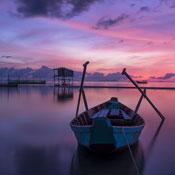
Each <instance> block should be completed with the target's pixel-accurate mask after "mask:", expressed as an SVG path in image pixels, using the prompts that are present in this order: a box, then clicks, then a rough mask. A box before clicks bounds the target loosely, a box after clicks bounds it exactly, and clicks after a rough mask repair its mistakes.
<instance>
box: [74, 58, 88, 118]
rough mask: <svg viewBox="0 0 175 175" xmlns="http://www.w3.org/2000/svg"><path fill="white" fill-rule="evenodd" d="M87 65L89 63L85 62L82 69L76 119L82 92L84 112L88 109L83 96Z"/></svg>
mask: <svg viewBox="0 0 175 175" xmlns="http://www.w3.org/2000/svg"><path fill="white" fill-rule="evenodd" d="M88 64H89V61H87V62H85V63H84V64H83V67H84V68H83V74H82V78H81V84H80V89H79V97H78V104H77V110H76V117H77V116H78V111H79V107H80V100H81V94H82V92H83V99H84V103H85V108H86V110H87V109H88V106H87V101H86V97H85V94H84V91H83V85H84V78H85V75H86V69H87V65H88Z"/></svg>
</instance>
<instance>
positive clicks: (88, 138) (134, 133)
mask: <svg viewBox="0 0 175 175" xmlns="http://www.w3.org/2000/svg"><path fill="white" fill-rule="evenodd" d="M71 128H72V130H73V132H74V135H75V137H76V139H77V142H78V144H80V145H83V146H85V147H87V148H91V145H98V146H99V147H100V146H104V145H113V146H114V147H113V148H114V149H115V150H116V149H121V148H124V147H126V146H127V144H129V145H133V144H134V143H136V142H137V141H138V140H139V136H140V134H141V132H142V130H143V128H144V125H139V126H112V125H111V124H109V126H106V129H104V128H100V127H99V131H98V132H99V133H95V134H94V131H93V130H96V128H95V129H94V126H93V125H92V126H88V125H87V126H83V127H82V126H71ZM107 129H109V132H108V133H107V134H104V133H105V132H106V130H107ZM123 131H124V132H125V136H126V138H127V141H126V138H125V136H124V133H123ZM100 133H101V134H100Z"/></svg>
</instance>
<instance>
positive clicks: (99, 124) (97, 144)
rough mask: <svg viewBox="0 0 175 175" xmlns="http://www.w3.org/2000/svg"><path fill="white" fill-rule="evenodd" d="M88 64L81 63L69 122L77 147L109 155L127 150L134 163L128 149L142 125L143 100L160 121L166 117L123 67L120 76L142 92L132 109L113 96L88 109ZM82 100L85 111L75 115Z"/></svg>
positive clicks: (143, 123)
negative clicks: (79, 81) (78, 82)
mask: <svg viewBox="0 0 175 175" xmlns="http://www.w3.org/2000/svg"><path fill="white" fill-rule="evenodd" d="M88 64H89V62H88V61H87V62H86V63H84V64H83V67H84V70H83V74H82V79H81V84H80V89H79V96H78V103H77V109H76V115H75V118H74V119H73V120H72V121H71V122H70V126H71V129H72V131H73V132H74V135H75V137H76V139H77V142H78V145H81V146H84V147H86V148H88V149H89V150H91V151H93V152H96V153H112V152H115V151H117V150H121V149H124V148H125V147H126V148H128V149H129V151H130V155H131V157H132V160H133V162H135V161H134V158H133V154H132V151H131V146H132V145H134V144H135V143H137V142H138V140H139V136H140V134H141V132H142V130H143V128H144V126H145V122H144V119H143V118H142V117H141V116H140V115H139V114H138V110H139V107H140V105H141V102H142V100H143V99H146V100H147V101H148V103H149V104H150V105H151V106H152V107H153V109H154V110H155V111H156V113H157V114H158V115H159V117H160V118H161V120H162V121H164V120H165V117H164V116H163V115H162V113H161V112H160V111H159V110H158V109H157V107H156V106H155V105H154V104H153V102H152V101H151V100H150V99H149V98H148V96H147V95H146V89H144V90H142V89H141V88H140V87H139V86H138V84H137V83H136V82H135V81H134V80H133V79H132V78H131V76H130V75H129V74H128V73H127V72H126V68H124V69H123V71H122V74H123V75H125V76H126V77H127V78H128V79H129V80H130V81H131V82H132V83H133V85H134V86H135V88H136V89H138V91H139V92H140V93H141V96H140V99H139V101H138V103H137V105H136V107H135V109H134V110H132V109H130V108H129V107H127V106H126V105H124V104H122V103H121V102H119V101H118V99H117V98H116V97H112V98H111V99H110V100H108V101H106V102H104V103H101V104H99V105H97V106H95V107H93V108H91V109H89V108H88V103H87V100H86V95H85V92H84V88H83V84H84V79H85V74H86V69H87V65H88ZM81 97H83V101H84V105H85V111H84V112H82V113H80V114H78V113H79V107H80V101H81ZM134 164H135V163H134Z"/></svg>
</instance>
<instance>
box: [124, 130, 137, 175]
mask: <svg viewBox="0 0 175 175" xmlns="http://www.w3.org/2000/svg"><path fill="white" fill-rule="evenodd" d="M122 133H123V136H124V138H125V140H126V144H127V146H128V150H129V153H130V156H131V160H132V161H133V163H134V166H135V169H136V172H137V175H140V173H139V168H138V166H137V163H136V161H135V159H134V155H133V153H132V150H131V147H130V145H129V142H128V139H127V136H126V133H125V130H124V128H122Z"/></svg>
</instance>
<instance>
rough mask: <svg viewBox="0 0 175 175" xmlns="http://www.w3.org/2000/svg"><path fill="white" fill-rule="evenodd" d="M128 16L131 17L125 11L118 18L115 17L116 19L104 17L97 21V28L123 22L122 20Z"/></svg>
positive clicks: (105, 27)
mask: <svg viewBox="0 0 175 175" xmlns="http://www.w3.org/2000/svg"><path fill="white" fill-rule="evenodd" d="M128 18H129V15H127V14H124V13H123V14H121V15H119V16H118V17H117V18H114V19H112V18H106V17H102V18H100V19H99V20H98V22H97V23H96V26H95V28H96V29H101V28H102V29H108V28H109V27H112V26H115V25H118V24H121V23H122V22H124V21H125V20H126V19H128Z"/></svg>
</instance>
